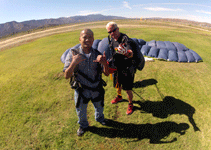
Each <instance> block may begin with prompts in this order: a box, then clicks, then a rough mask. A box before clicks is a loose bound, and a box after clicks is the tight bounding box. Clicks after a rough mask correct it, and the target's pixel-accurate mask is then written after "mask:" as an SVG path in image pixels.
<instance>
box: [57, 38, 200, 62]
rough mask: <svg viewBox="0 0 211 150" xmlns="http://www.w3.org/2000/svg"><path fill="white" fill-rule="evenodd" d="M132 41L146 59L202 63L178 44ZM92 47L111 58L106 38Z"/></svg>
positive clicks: (97, 41) (62, 58) (193, 52)
mask: <svg viewBox="0 0 211 150" xmlns="http://www.w3.org/2000/svg"><path fill="white" fill-rule="evenodd" d="M132 39H133V40H134V41H135V42H137V43H138V45H139V48H140V51H141V53H142V54H143V55H144V56H147V57H153V58H157V59H159V60H167V61H175V62H188V63H190V62H200V61H202V58H201V57H200V56H199V55H198V54H197V53H196V52H195V51H193V50H191V49H188V48H187V47H186V46H185V45H183V44H181V43H178V42H170V41H155V40H152V41H149V42H146V41H144V40H143V39H136V38H132ZM79 46H80V44H77V45H75V46H74V47H72V48H69V49H67V50H66V51H65V52H64V53H63V55H62V56H61V59H60V60H61V61H62V62H63V63H64V62H65V58H66V56H67V54H68V52H69V51H70V49H75V48H78V47H79ZM92 47H93V48H94V49H97V50H98V51H100V52H101V53H103V52H104V51H105V55H106V58H107V59H109V58H111V51H110V48H109V44H108V38H104V39H102V40H99V39H97V40H94V42H93V45H92Z"/></svg>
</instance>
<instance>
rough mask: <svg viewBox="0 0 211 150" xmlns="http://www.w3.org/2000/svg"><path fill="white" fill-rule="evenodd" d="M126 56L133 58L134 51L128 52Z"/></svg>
mask: <svg viewBox="0 0 211 150" xmlns="http://www.w3.org/2000/svg"><path fill="white" fill-rule="evenodd" d="M125 56H127V57H128V58H132V57H133V51H132V50H130V49H129V50H127V53H126V54H125Z"/></svg>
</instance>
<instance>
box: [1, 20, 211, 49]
mask: <svg viewBox="0 0 211 150" xmlns="http://www.w3.org/2000/svg"><path fill="white" fill-rule="evenodd" d="M102 22H105V24H106V23H107V21H101V22H92V23H90V22H88V23H82V24H74V25H69V26H63V27H57V28H53V29H47V30H44V31H39V32H35V33H29V34H26V35H21V36H18V37H14V38H9V39H6V40H2V41H0V51H2V50H5V49H8V48H11V47H15V46H19V45H21V44H25V43H27V42H30V41H33V40H35V39H38V38H42V37H45V36H50V35H53V34H59V33H65V32H70V31H74V30H78V29H83V28H84V26H85V27H86V28H105V25H99V24H102ZM149 26H150V27H156V26H153V25H131V24H124V25H121V24H120V25H119V27H130V28H137V27H149ZM176 26H183V27H187V28H192V29H197V30H202V31H207V32H210V33H211V31H209V30H205V29H202V28H197V27H190V26H186V25H176ZM159 27H162V26H159ZM163 27H165V28H166V26H163ZM172 27H175V26H172ZM172 27H171V26H169V27H168V28H172Z"/></svg>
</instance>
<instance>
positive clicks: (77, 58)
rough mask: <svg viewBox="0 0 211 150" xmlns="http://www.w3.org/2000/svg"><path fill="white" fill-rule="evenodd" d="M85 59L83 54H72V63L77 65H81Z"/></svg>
mask: <svg viewBox="0 0 211 150" xmlns="http://www.w3.org/2000/svg"><path fill="white" fill-rule="evenodd" d="M84 60H85V59H84V57H83V55H82V54H75V53H72V63H73V64H75V65H77V64H79V63H80V62H82V61H84Z"/></svg>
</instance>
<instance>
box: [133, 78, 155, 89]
mask: <svg viewBox="0 0 211 150" xmlns="http://www.w3.org/2000/svg"><path fill="white" fill-rule="evenodd" d="M156 83H158V82H157V80H155V79H146V80H142V81H136V82H135V83H134V84H133V88H141V87H147V86H149V85H154V84H156Z"/></svg>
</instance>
